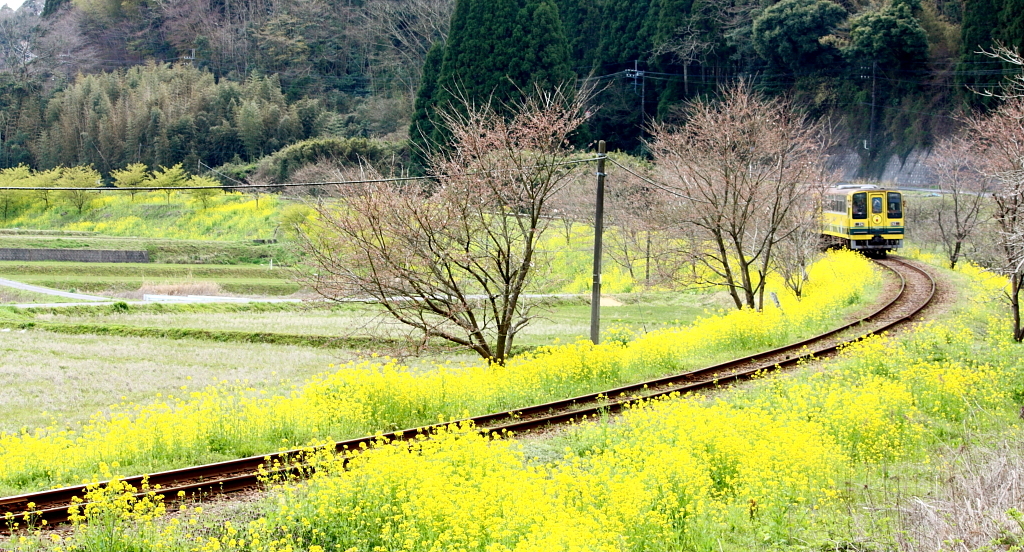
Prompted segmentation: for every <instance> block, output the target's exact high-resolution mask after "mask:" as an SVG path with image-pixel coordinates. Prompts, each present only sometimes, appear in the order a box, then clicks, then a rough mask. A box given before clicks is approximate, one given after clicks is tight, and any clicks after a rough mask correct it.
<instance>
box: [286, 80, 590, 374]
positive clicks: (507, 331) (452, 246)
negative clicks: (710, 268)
mask: <svg viewBox="0 0 1024 552" xmlns="http://www.w3.org/2000/svg"><path fill="white" fill-rule="evenodd" d="M586 99H587V97H586V95H577V94H572V93H571V92H570V91H568V90H556V91H554V92H549V93H540V92H538V93H537V94H535V95H533V96H530V97H528V98H526V99H524V100H522V101H521V102H520V103H519V104H518V105H514V106H505V107H503V108H502V109H500V110H499V109H497V106H492V105H485V106H482V107H476V106H466V108H467V112H466V114H460V113H459V112H458V110H454V109H453V110H451V111H448V112H447V113H444V114H442V120H443V121H444V124H445V125H446V126H447V127H448V129H449V130H450V131H451V133H452V144H453V149H452V150H451V152H450V153H448V154H444V153H434V154H432V156H431V157H430V159H429V161H430V172H431V174H432V178H431V180H429V181H427V182H424V183H423V184H410V183H408V182H393V181H392V182H381V181H378V182H365V183H359V184H351V185H347V186H346V187H345V188H344V189H342V190H341V192H342V193H341V195H342V199H341V203H340V205H328V204H326V203H324V204H321V205H320V206H319V207H318V209H317V211H318V219H317V221H316V222H315V223H313V224H312V226H313V229H312V230H311V231H309V232H306V233H304V234H303V236H304V242H305V246H306V250H307V252H308V254H309V259H310V260H311V264H312V268H313V271H314V272H313V275H312V276H311V277H310V283H311V285H312V287H313V288H314V289H315V290H316V291H317V292H318V293H320V294H321V295H323V296H324V297H327V298H330V299H340V298H345V297H351V298H359V299H366V300H373V301H376V302H378V303H380V304H381V305H382V306H383V307H384V309H386V310H387V312H388V313H389V314H390V315H392V316H393V317H394V318H395V319H396V320H398V321H400V322H402V323H403V324H406V325H408V326H411V327H413V328H415V329H417V330H419V331H421V332H422V333H423V335H425V336H426V337H438V338H442V339H445V340H448V341H450V342H453V343H456V344H458V345H460V346H463V347H467V348H469V349H472V350H474V351H476V352H477V353H479V354H480V356H482V357H484V358H486V359H489V360H491V361H492V362H495V363H499V364H500V363H503V362H504V361H505V359H506V358H507V357H508V355H509V353H510V351H511V349H512V343H513V341H514V339H515V337H516V334H517V333H518V332H519V331H520V330H521V329H522V328H523V327H524V326H526V324H528V323H529V321H530V319H531V315H530V305H529V304H527V303H526V302H525V301H524V299H523V293H524V292H525V291H526V290H527V288H528V286H529V285H530V283H531V279H532V278H533V276H534V274H535V270H534V263H535V262H538V261H539V259H538V258H537V244H538V243H539V240H540V239H541V237H542V236H543V234H544V232H545V231H546V230H547V229H548V226H549V224H550V222H551V210H552V208H553V206H552V202H551V200H552V198H553V196H554V195H555V194H557V193H558V191H559V190H560V189H561V188H562V187H563V186H564V185H565V184H566V183H567V182H569V181H571V180H572V179H573V178H574V175H573V172H574V170H576V169H575V166H574V165H566V164H563V162H564V161H565V160H567V159H568V156H569V155H570V154H571V152H572V148H571V146H570V145H569V142H568V137H569V135H570V134H571V133H572V132H573V131H574V130H575V129H576V128H577V127H578V126H579V125H580V124H581V123H582V122H583V120H584V110H583V107H584V105H585V103H586ZM509 111H510V112H511V115H507V116H506V115H502V113H507V112H509Z"/></svg>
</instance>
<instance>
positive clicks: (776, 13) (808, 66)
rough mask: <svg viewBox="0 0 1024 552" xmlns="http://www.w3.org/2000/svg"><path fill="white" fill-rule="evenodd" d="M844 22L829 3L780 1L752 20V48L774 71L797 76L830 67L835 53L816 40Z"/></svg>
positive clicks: (843, 16) (842, 12) (825, 0)
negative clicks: (775, 69)
mask: <svg viewBox="0 0 1024 552" xmlns="http://www.w3.org/2000/svg"><path fill="white" fill-rule="evenodd" d="M844 19H846V10H845V9H843V8H842V6H840V5H839V4H836V3H835V2H830V1H829V0H782V2H779V3H778V4H775V5H774V6H771V7H769V8H767V9H766V10H764V12H763V13H762V14H761V16H760V17H758V18H757V19H755V20H754V27H753V33H754V35H753V39H754V48H755V49H756V50H757V53H758V55H760V56H761V57H763V58H764V59H765V60H766V61H768V62H769V63H770V64H771V65H772V66H774V67H775V68H777V69H782V70H788V71H792V72H794V73H797V74H798V75H799V74H800V73H806V72H808V71H816V70H818V69H819V68H825V67H827V66H829V65H830V64H834V63H835V61H836V59H837V58H838V55H839V51H838V50H837V49H836V48H835V47H833V46H830V45H826V44H822V43H821V42H820V41H819V39H820V38H821V37H823V36H825V35H828V34H829V33H831V32H832V31H833V30H834V29H835V27H836V26H837V25H838V24H839V23H841V22H842V21H843V20H844Z"/></svg>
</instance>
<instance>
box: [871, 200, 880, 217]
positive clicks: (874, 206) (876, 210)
mask: <svg viewBox="0 0 1024 552" xmlns="http://www.w3.org/2000/svg"><path fill="white" fill-rule="evenodd" d="M871 214H873V215H881V214H882V198H880V197H873V198H871Z"/></svg>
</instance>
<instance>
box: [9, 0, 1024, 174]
mask: <svg viewBox="0 0 1024 552" xmlns="http://www.w3.org/2000/svg"><path fill="white" fill-rule="evenodd" d="M456 4H458V5H459V9H458V10H456ZM485 8H486V9H485ZM481 10H484V11H481ZM487 10H489V11H487ZM453 13H455V19H454V22H453V19H452V15H453ZM450 28H451V33H452V40H451V41H447V38H448V35H449V29H450ZM446 41H447V42H446ZM997 42H1002V43H1005V44H1007V45H1009V46H1011V47H1016V48H1020V47H1022V46H1024V0H979V1H970V2H964V1H960V0H886V1H882V2H878V1H869V0H842V1H838V2H832V1H829V0H782V1H778V2H773V1H770V0H731V1H726V2H722V1H717V0H631V1H629V2H623V1H615V0H503V1H501V2H495V1H493V0H491V1H490V2H479V1H478V0H458V1H457V0H345V1H329V0H45V2H44V1H43V0H30V1H29V2H27V3H26V4H25V5H24V6H23V7H22V8H21V9H19V10H18V11H17V12H13V11H11V10H9V9H4V10H2V11H0V69H2V73H0V110H2V111H0V167H12V166H17V165H19V164H26V165H29V166H32V167H33V168H38V169H46V168H51V167H56V166H61V165H64V166H67V165H75V164H87V165H88V164H91V165H93V166H94V167H95V168H96V169H98V170H100V171H101V172H103V173H108V172H109V171H110V170H113V169H117V168H123V167H125V166H127V165H128V164H130V163H140V162H141V163H145V164H147V165H150V166H158V165H163V166H172V165H174V164H176V163H183V166H184V167H185V168H186V169H189V170H194V169H196V168H199V167H202V166H203V165H206V166H210V167H218V166H222V165H224V164H226V163H233V164H235V165H238V166H241V165H246V164H252V163H255V162H256V161H258V160H259V159H261V158H262V157H264V156H266V155H269V154H271V153H274V152H275V151H277V150H279V149H281V148H283V147H285V146H287V145H290V144H294V143H296V142H299V141H302V140H308V139H314V138H328V137H339V138H351V137H370V138H381V139H386V140H391V141H400V140H403V139H404V138H406V137H407V136H408V131H409V125H410V122H412V121H414V120H415V121H418V123H417V124H427V125H428V126H429V123H430V121H429V116H428V113H429V112H431V111H432V110H434V109H435V108H436V107H437V105H440V104H443V103H444V102H445V101H450V100H451V99H452V98H453V97H454V96H452V95H451V94H452V93H453V91H455V90H457V89H458V90H463V91H464V92H468V93H469V96H470V97H471V98H480V97H483V96H486V95H488V94H490V93H491V92H492V91H494V90H497V91H498V98H499V99H501V98H504V97H505V95H506V94H508V93H509V91H511V90H514V89H516V88H527V87H529V86H532V85H533V84H534V83H538V84H543V85H545V86H550V85H553V84H555V83H556V81H562V80H571V79H579V80H578V81H574V82H576V83H580V82H590V83H593V84H595V85H596V86H597V87H598V89H599V90H600V93H599V95H598V96H597V100H596V102H597V104H598V105H597V107H598V109H597V110H596V111H595V114H594V116H593V117H591V119H590V121H589V123H588V127H587V128H586V129H585V131H584V133H583V134H584V135H585V137H586V138H601V139H605V140H607V141H608V142H609V143H610V144H611V147H612V148H615V149H622V150H626V151H634V152H638V151H639V145H640V142H641V139H642V138H643V133H642V131H641V128H642V127H643V125H644V124H645V123H647V122H650V121H653V120H664V119H670V118H672V117H673V116H674V113H676V112H677V110H676V109H675V108H676V107H677V106H679V105H680V104H681V103H682V102H684V101H686V100H689V99H693V98H696V97H699V96H701V95H707V94H712V93H714V92H715V91H716V90H717V88H718V87H719V86H720V85H721V84H723V83H725V82H729V81H732V80H735V79H737V78H744V79H747V80H749V81H751V82H752V83H754V85H755V86H756V87H758V88H759V89H761V90H762V91H764V92H767V93H769V94H785V95H791V96H792V97H794V98H795V100H796V104H797V105H800V106H802V107H803V108H804V109H806V111H807V112H808V113H809V114H810V115H812V116H814V117H830V118H831V120H832V122H833V123H834V124H835V125H836V126H837V128H838V130H839V131H840V135H841V137H842V139H843V140H845V142H846V143H847V145H849V146H851V147H856V149H857V151H858V152H859V153H860V154H861V157H862V161H863V165H864V167H865V171H866V173H865V174H870V171H871V170H872V167H877V165H878V164H879V163H884V161H885V160H886V159H887V158H888V157H889V156H890V155H891V154H893V153H896V154H904V153H906V152H908V151H909V150H910V149H911V148H913V147H916V146H928V145H930V144H931V143H932V142H933V141H934V139H935V137H936V136H937V135H942V134H945V133H948V132H949V131H950V130H951V129H952V128H953V127H954V126H955V125H956V122H955V114H956V113H958V112H959V111H961V110H963V109H966V108H973V109H987V108H991V107H992V104H991V100H988V99H985V98H982V97H979V96H978V95H976V94H974V93H973V92H971V91H970V90H968V87H973V88H975V89H981V90H984V89H990V88H991V87H993V86H998V83H999V82H1000V81H1001V80H1002V78H1003V73H1004V72H1005V71H1006V70H1007V69H1006V68H1004V67H1003V66H1002V65H1001V64H1000V63H998V62H996V61H993V60H992V59H991V58H989V57H987V56H985V55H984V54H981V53H978V52H979V51H980V49H982V48H991V47H992V46H993V45H994V44H996V43H997ZM446 46H449V47H448V48H446ZM432 47H435V49H434V52H435V53H434V54H433V55H432V56H431V55H428V54H429V53H430V52H431V48H432ZM526 54H528V55H526ZM456 68H458V70H456ZM459 71H462V72H461V73H460V72H459ZM424 72H426V74H427V75H428V78H427V79H423V78H422V76H423V75H424ZM417 94H419V96H420V99H419V100H418V103H417V100H416V98H417ZM446 95H447V96H446ZM417 107H418V108H419V111H418V112H417ZM414 114H415V115H414ZM426 130H427V131H428V132H427V134H426V136H428V137H430V136H431V134H430V129H429V128H427V129H426ZM422 131H423V129H422V128H420V127H419V126H416V127H414V132H413V134H414V136H413V137H414V138H417V137H422V136H423V133H422ZM433 138H434V139H443V136H436V135H433Z"/></svg>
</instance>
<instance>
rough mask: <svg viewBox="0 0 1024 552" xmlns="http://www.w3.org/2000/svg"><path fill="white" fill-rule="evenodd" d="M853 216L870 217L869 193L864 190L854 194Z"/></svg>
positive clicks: (857, 217)
mask: <svg viewBox="0 0 1024 552" xmlns="http://www.w3.org/2000/svg"><path fill="white" fill-rule="evenodd" d="M853 218H855V219H862V218H868V194H866V193H864V192H860V193H856V194H853Z"/></svg>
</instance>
